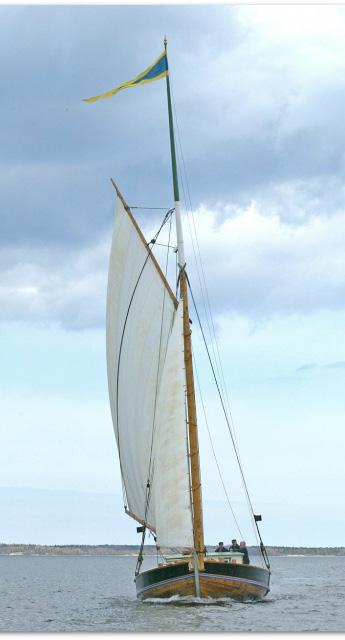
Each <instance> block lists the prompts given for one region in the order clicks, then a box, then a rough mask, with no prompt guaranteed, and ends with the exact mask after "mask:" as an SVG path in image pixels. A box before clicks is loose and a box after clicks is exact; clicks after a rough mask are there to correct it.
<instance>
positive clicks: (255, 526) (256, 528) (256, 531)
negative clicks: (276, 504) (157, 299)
mask: <svg viewBox="0 0 345 640" xmlns="http://www.w3.org/2000/svg"><path fill="white" fill-rule="evenodd" d="M186 277H187V282H188V287H189V291H190V293H191V296H192V300H193V305H194V309H195V313H196V315H197V318H198V322H199V326H200V330H201V333H202V337H203V340H204V344H205V348H206V351H207V355H208V359H209V362H210V365H211V369H212V373H213V377H214V380H215V383H216V386H217V390H218V395H219V398H220V401H221V405H222V408H223V412H224V416H225V420H226V423H227V425H228V430H229V434H230V437H231V440H232V444H233V448H234V452H235V455H236V458H237V463H238V467H239V470H240V474H241V478H242V483H243V487H244V490H245V495H246V498H247V503H248V507H249V510H250V512H251V515H252V524H253V530H254V535H255V538H256V541H257V544H258V546H259V548H260V552H261V555H262V557H263V560H264V562H265V564H266V567H267V568H268V569H270V566H269V560H268V556H267V552H266V549H265V546H264V544H263V541H262V538H261V534H260V530H259V526H258V523H257V521H256V519H255V515H254V510H253V505H252V502H251V499H250V496H249V491H248V487H247V483H246V480H245V477H244V473H243V468H242V464H241V460H240V458H239V455H238V452H237V448H236V444H235V440H234V437H233V434H232V431H231V426H230V423H229V419H228V415H227V413H226V408H225V405H224V401H223V398H222V394H221V391H220V388H219V384H218V380H217V376H216V373H215V370H214V366H213V362H212V359H211V355H210V352H209V349H208V346H207V342H206V339H205V334H204V330H203V328H202V324H201V321H200V316H199V313H198V309H197V306H196V304H195V299H194V295H193V291H192V289H191V286H190V282H189V278H188V274H186ZM258 537H259V538H258ZM259 539H260V545H259Z"/></svg>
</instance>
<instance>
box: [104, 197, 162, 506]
mask: <svg viewBox="0 0 345 640" xmlns="http://www.w3.org/2000/svg"><path fill="white" fill-rule="evenodd" d="M173 211H174V209H169V211H168V212H167V213H166V215H165V217H164V220H163V222H162V224H161V226H160V227H159V229H158V231H157V233H156V235H155V236H154V238H153V239H152V240H151V242H150V243H148V245H149V244H152V247H150V249H149V251H148V253H147V256H146V258H145V261H144V264H143V266H142V268H141V270H140V273H139V275H138V278H137V281H136V283H135V286H134V289H133V292H132V295H131V298H130V301H129V305H128V309H127V313H126V317H125V321H124V324H123V328H122V334H121V341H120V348H119V357H118V362H117V372H116V424H117V430H118V434H119V437H118V448H119V460H120V469H121V478H122V490H123V498H124V500H123V501H124V507H125V511H127V505H126V502H127V495H126V490H125V487H124V483H123V477H124V474H123V468H122V462H121V444H120V442H121V438H120V429H119V379H120V364H121V355H122V345H123V339H124V335H125V330H126V326H127V320H128V316H129V312H130V309H131V306H132V302H133V299H134V295H135V292H136V290H137V288H138V285H139V282H140V279H141V276H142V274H143V272H144V269H145V267H146V264H147V262H148V260H149V258H150V256H151V254H152V251H153V246H154V243H155V241H156V239H157V238H158V236H159V234H160V232H161V230H162V229H163V227H164V225H165V224H166V222H167V221H168V219H169V217H171V215H172V213H173Z"/></svg>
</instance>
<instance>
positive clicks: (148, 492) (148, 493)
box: [135, 211, 172, 575]
mask: <svg viewBox="0 0 345 640" xmlns="http://www.w3.org/2000/svg"><path fill="white" fill-rule="evenodd" d="M171 213H172V211H171ZM171 222H172V215H170V226H169V237H168V245H167V247H168V250H167V256H166V263H165V274H164V275H165V278H166V276H167V272H168V262H169V247H170V236H171ZM165 300H166V289H165V287H164V291H163V304H162V314H161V326H160V335H159V347H158V363H157V375H156V387H155V401H154V409H153V420H152V434H151V446H150V458H149V465H148V472H147V482H146V497H145V513H144V531H143V535H142V539H141V545H140V551H139V555H138V559H137V564H136V569H135V575H138V573H139V571H140V568H141V565H142V563H143V559H144V554H143V550H144V543H145V534H146V521H147V514H148V510H149V505H150V499H151V487H152V481H153V468H152V453H153V443H154V435H155V427H156V410H157V399H158V383H159V372H160V356H161V347H162V335H163V320H164V310H165ZM166 348H167V347H166ZM165 358H166V352H165V355H164V360H165Z"/></svg>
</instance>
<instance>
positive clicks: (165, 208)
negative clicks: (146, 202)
mask: <svg viewBox="0 0 345 640" xmlns="http://www.w3.org/2000/svg"><path fill="white" fill-rule="evenodd" d="M128 206H129V208H130V209H148V210H149V211H166V210H167V208H168V207H142V206H141V205H140V204H137V205H132V204H129V205H128Z"/></svg>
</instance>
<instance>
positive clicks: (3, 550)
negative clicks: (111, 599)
mask: <svg viewBox="0 0 345 640" xmlns="http://www.w3.org/2000/svg"><path fill="white" fill-rule="evenodd" d="M207 549H208V551H213V550H214V546H212V547H211V546H208V547H207ZM145 550H146V553H147V554H151V555H155V554H156V547H155V546H154V545H147V546H146V547H145ZM266 550H267V553H268V555H269V556H287V555H310V556H313V555H322V556H328V555H332V556H334V555H337V556H344V555H345V547H285V546H279V547H278V546H271V547H266ZM248 551H249V555H254V556H255V555H258V554H259V548H258V547H248ZM138 552H139V546H138V545H111V544H100V545H88V544H68V545H39V544H7V543H0V555H10V554H14V555H17V554H18V555H65V556H68V555H93V556H105V555H136V554H137V553H138Z"/></svg>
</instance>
